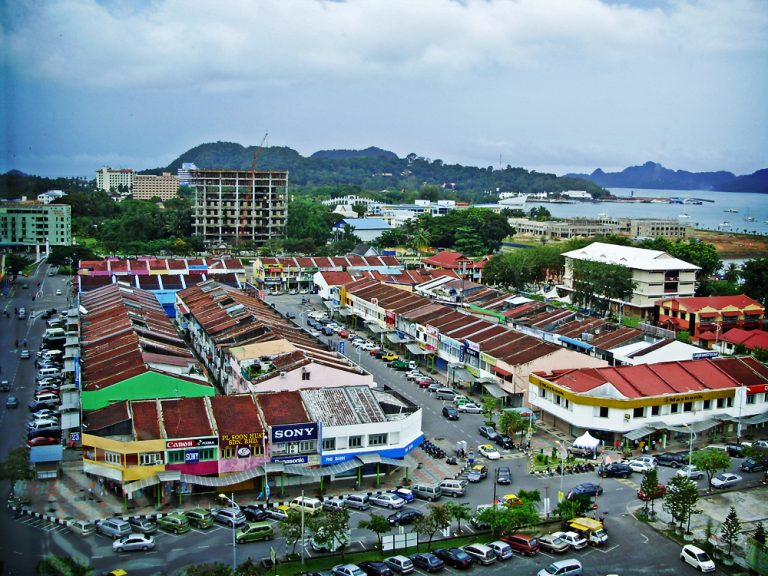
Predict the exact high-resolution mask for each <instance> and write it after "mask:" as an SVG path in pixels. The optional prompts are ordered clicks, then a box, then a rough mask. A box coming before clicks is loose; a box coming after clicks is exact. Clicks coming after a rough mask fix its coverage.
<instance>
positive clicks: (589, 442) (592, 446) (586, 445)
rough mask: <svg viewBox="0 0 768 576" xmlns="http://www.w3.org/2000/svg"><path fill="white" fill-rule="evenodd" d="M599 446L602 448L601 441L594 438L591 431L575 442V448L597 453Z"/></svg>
mask: <svg viewBox="0 0 768 576" xmlns="http://www.w3.org/2000/svg"><path fill="white" fill-rule="evenodd" d="M598 446H600V440H598V439H597V438H595V437H594V436H592V435H591V434H590V433H589V431H587V432H584V434H582V435H581V436H579V437H578V438H576V440H574V441H573V447H574V448H582V449H584V450H593V451H596V450H597V447H598Z"/></svg>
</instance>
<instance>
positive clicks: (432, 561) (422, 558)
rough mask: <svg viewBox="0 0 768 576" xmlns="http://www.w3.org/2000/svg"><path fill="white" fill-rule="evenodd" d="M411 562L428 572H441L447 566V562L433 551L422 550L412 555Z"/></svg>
mask: <svg viewBox="0 0 768 576" xmlns="http://www.w3.org/2000/svg"><path fill="white" fill-rule="evenodd" d="M411 562H413V565H414V566H416V567H417V568H421V569H422V570H426V571H427V572H430V573H431V572H441V571H442V570H443V569H444V568H445V562H443V561H442V560H440V558H438V557H437V556H435V555H434V554H432V553H431V552H421V553H419V554H413V555H411Z"/></svg>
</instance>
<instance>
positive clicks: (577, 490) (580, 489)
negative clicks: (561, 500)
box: [567, 482, 603, 500]
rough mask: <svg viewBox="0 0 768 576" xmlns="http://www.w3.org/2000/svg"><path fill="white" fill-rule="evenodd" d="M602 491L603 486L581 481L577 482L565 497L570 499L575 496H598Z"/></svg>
mask: <svg viewBox="0 0 768 576" xmlns="http://www.w3.org/2000/svg"><path fill="white" fill-rule="evenodd" d="M602 493H603V487H602V486H598V485H597V484H593V483H592V482H582V483H581V484H577V485H576V486H574V487H573V488H571V491H570V492H568V496H567V498H568V499H569V500H570V499H571V498H573V497H575V496H599V495H600V494H602Z"/></svg>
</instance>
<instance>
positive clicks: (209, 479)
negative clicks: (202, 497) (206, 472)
mask: <svg viewBox="0 0 768 576" xmlns="http://www.w3.org/2000/svg"><path fill="white" fill-rule="evenodd" d="M158 474H163V472H158ZM258 476H264V467H263V466H257V467H255V468H250V469H248V470H243V471H242V472H234V473H232V474H225V475H224V476H195V475H194V474H182V475H181V478H180V480H181V481H182V482H186V483H187V484H195V485H196V486H211V487H222V486H233V485H235V484H240V483H242V482H246V481H248V480H250V479H252V478H256V477H258Z"/></svg>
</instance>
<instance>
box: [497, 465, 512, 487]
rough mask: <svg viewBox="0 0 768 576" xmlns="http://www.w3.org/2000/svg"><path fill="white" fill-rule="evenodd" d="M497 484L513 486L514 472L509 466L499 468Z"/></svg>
mask: <svg viewBox="0 0 768 576" xmlns="http://www.w3.org/2000/svg"><path fill="white" fill-rule="evenodd" d="M496 482H497V483H498V484H512V472H511V470H510V469H509V466H499V467H498V468H497V469H496Z"/></svg>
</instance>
